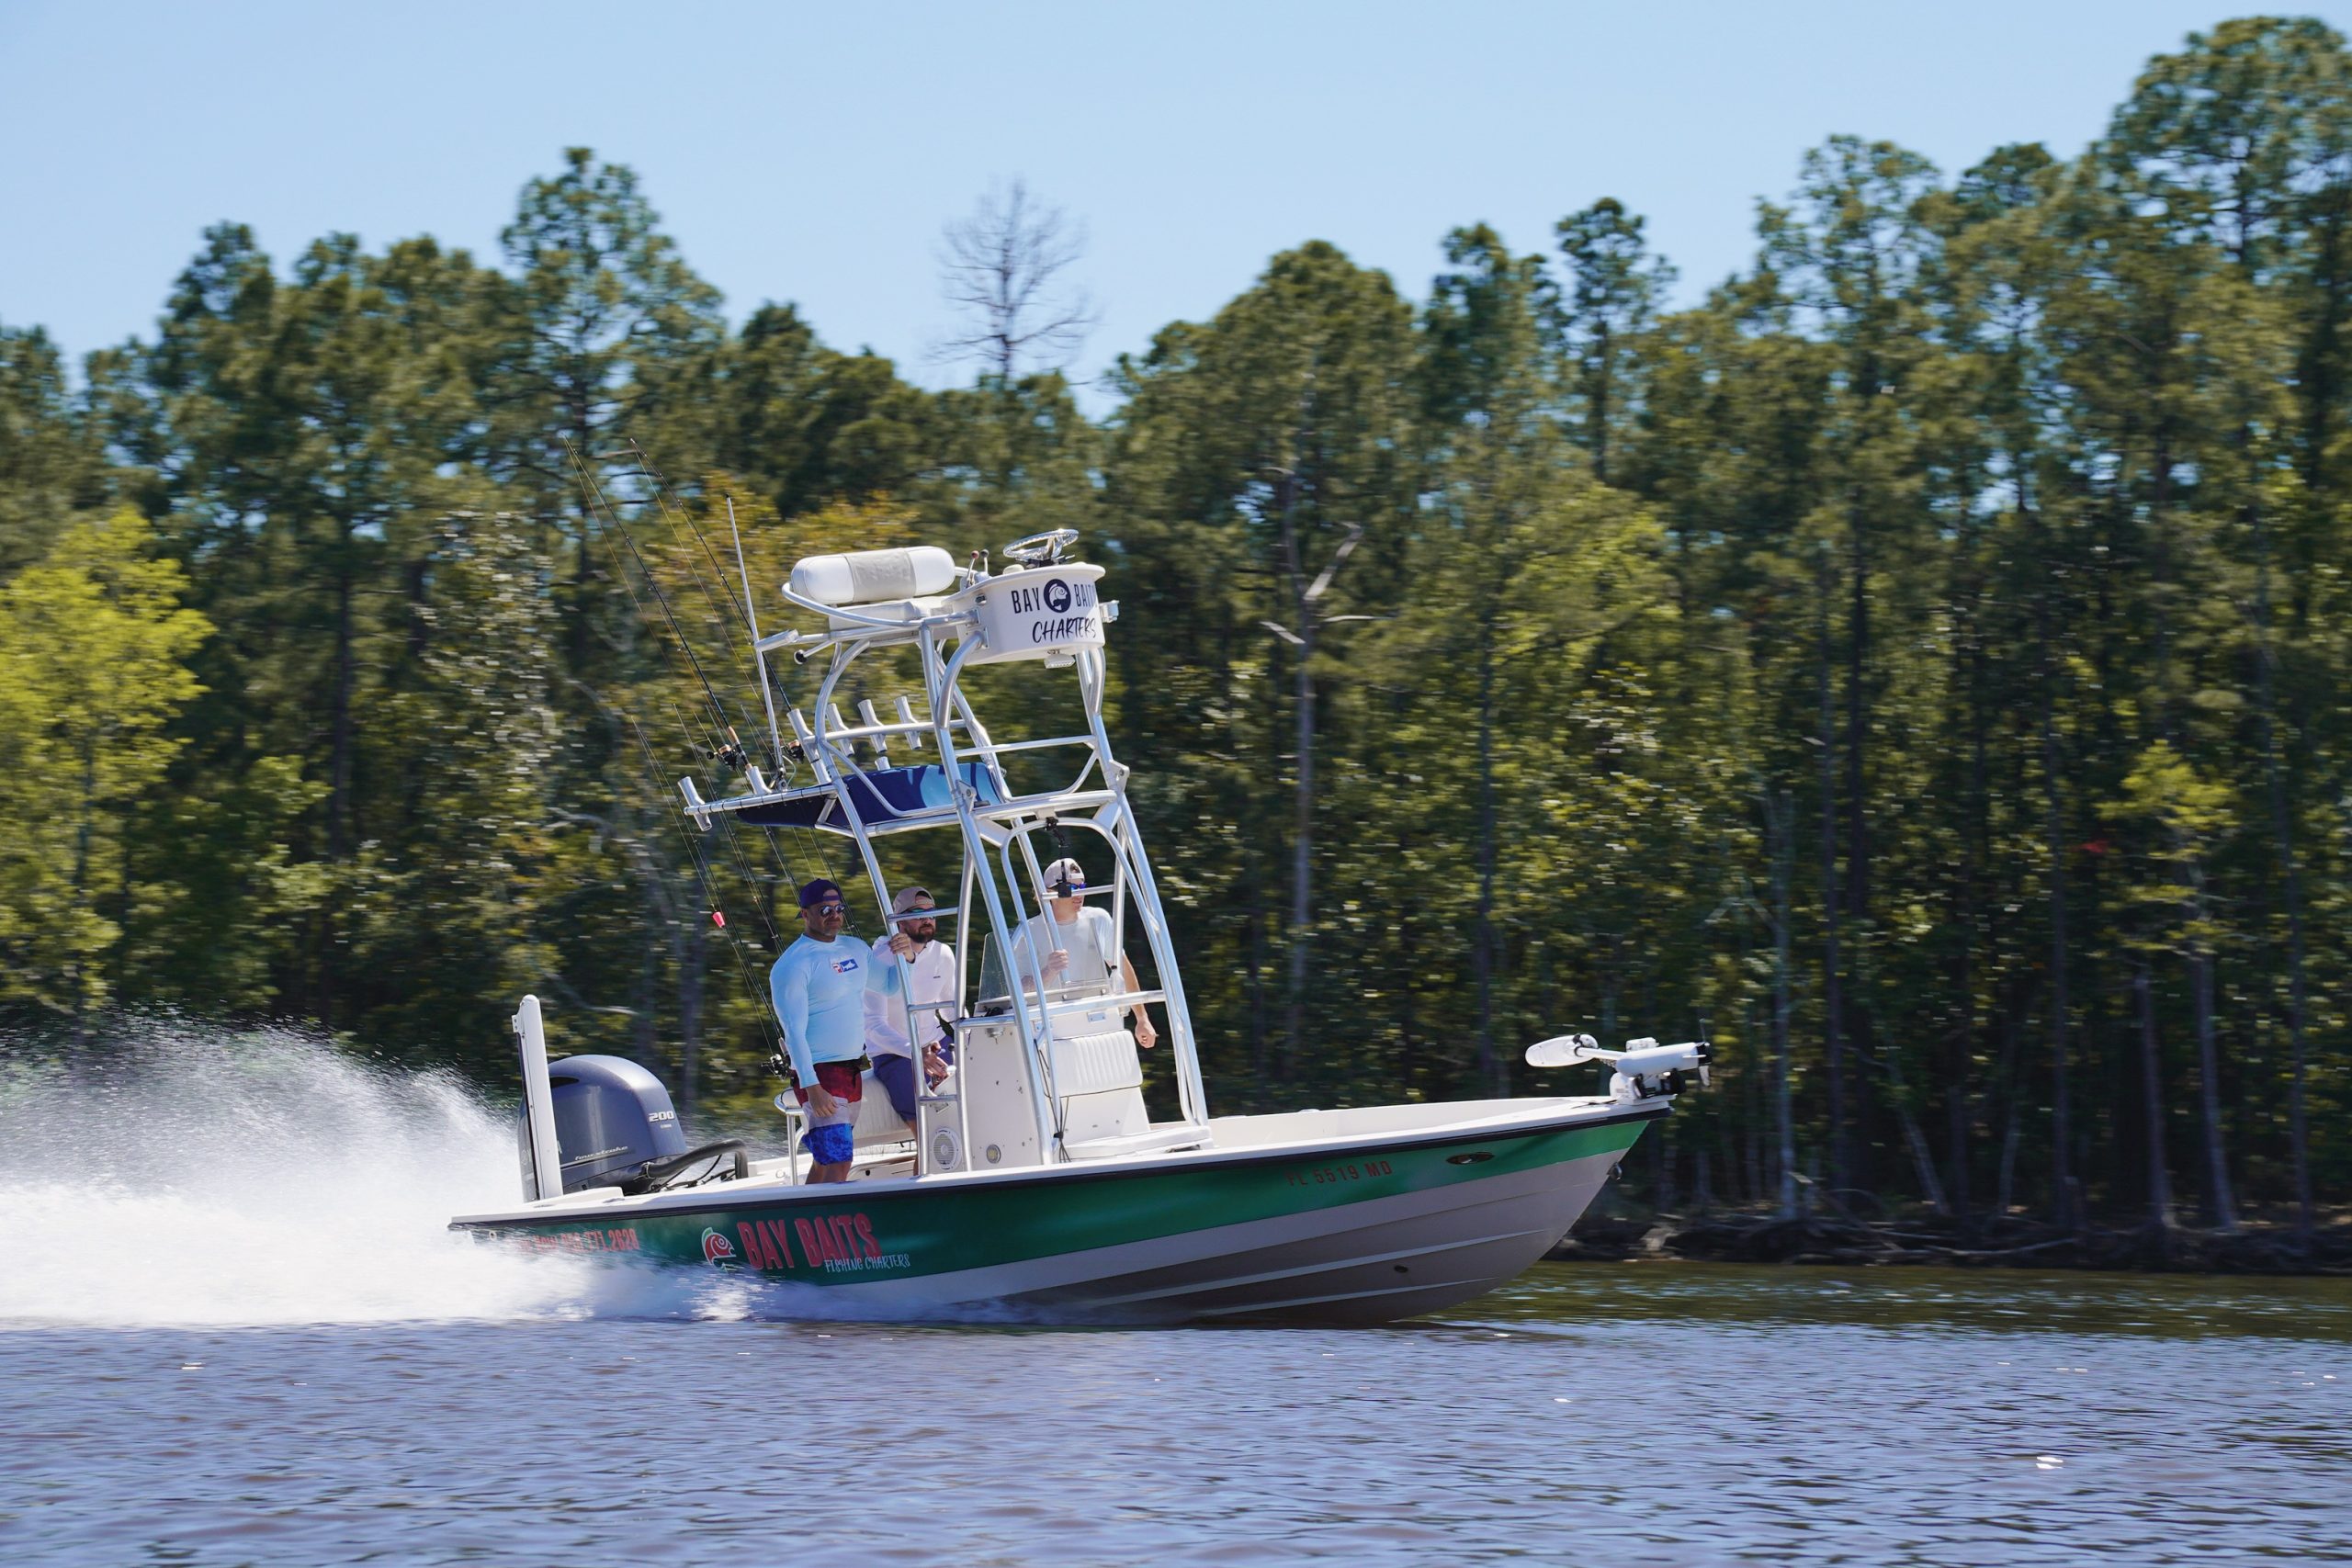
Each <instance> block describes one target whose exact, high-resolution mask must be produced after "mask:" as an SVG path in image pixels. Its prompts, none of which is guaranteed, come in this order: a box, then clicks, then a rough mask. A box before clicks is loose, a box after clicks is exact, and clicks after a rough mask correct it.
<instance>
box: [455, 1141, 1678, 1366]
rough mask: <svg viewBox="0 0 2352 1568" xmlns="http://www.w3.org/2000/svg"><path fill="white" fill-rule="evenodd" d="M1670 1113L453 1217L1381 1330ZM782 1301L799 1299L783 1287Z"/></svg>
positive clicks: (595, 1245)
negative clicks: (1368, 1324) (1375, 1324)
mask: <svg viewBox="0 0 2352 1568" xmlns="http://www.w3.org/2000/svg"><path fill="white" fill-rule="evenodd" d="M1665 1111H1666V1107H1665V1106H1664V1105H1663V1104H1657V1105H1645V1106H1642V1107H1638V1108H1627V1109H1625V1110H1623V1111H1611V1112H1609V1113H1605V1114H1595V1113H1594V1112H1593V1109H1592V1102H1590V1101H1587V1102H1583V1106H1582V1108H1581V1109H1580V1110H1579V1111H1577V1113H1574V1114H1570V1113H1565V1112H1564V1113H1562V1114H1561V1115H1559V1116H1557V1117H1555V1118H1553V1119H1550V1120H1549V1121H1548V1122H1547V1121H1545V1120H1543V1119H1530V1121H1529V1122H1527V1123H1525V1124H1518V1125H1508V1126H1487V1125H1469V1126H1461V1127H1457V1128H1454V1129H1452V1130H1447V1131H1431V1132H1429V1133H1423V1134H1410V1135H1392V1136H1387V1137H1355V1138H1349V1139H1344V1140H1332V1141H1329V1142H1325V1143H1322V1144H1319V1145H1315V1146H1306V1147H1302V1146H1296V1145H1290V1146H1279V1147H1268V1148H1262V1149H1250V1148H1245V1149H1240V1150H1217V1149H1210V1150H1203V1151H1198V1152H1194V1153H1187V1154H1180V1155H1163V1156H1157V1157H1153V1158H1149V1159H1142V1160H1130V1161H1118V1162H1111V1163H1105V1164H1103V1165H1099V1166H1098V1165H1089V1164H1069V1165H1060V1166H1054V1167H1046V1168H1037V1169H1033V1170H1024V1171H1013V1172H993V1173H987V1174H971V1175H963V1174H957V1175H947V1176H939V1177H930V1178H924V1179H920V1180H912V1179H897V1180H888V1179H881V1180H873V1181H853V1182H848V1183H843V1184H839V1185H834V1186H829V1187H806V1186H793V1185H789V1184H786V1183H784V1182H781V1181H772V1182H755V1183H751V1184H748V1185H747V1184H740V1183H731V1182H730V1183H723V1184H720V1185H718V1186H716V1187H710V1188H702V1189H696V1190H692V1191H688V1192H682V1193H671V1194H662V1195H657V1196H653V1197H649V1198H637V1199H619V1200H615V1201H609V1202H607V1203H605V1204H602V1205H597V1206H594V1207H588V1208H582V1207H580V1206H577V1205H561V1206H558V1207H555V1208H554V1209H552V1210H551V1211H548V1212H534V1211H528V1210H526V1211H522V1212H518V1213H513V1214H505V1215H484V1216H478V1217H472V1218H468V1219H461V1220H459V1221H458V1222H456V1223H455V1228H458V1229H464V1230H469V1231H472V1232H475V1233H476V1234H478V1235H484V1236H495V1237H503V1238H507V1239H508V1240H511V1241H512V1242H514V1243H515V1244H516V1245H520V1246H523V1247H530V1248H533V1249H537V1250H541V1251H548V1252H559V1253H567V1254H576V1255H582V1256H598V1257H616V1258H637V1259H645V1260H652V1261H658V1262H662V1263H671V1264H681V1265H688V1266H692V1267H695V1268H709V1269H726V1270H733V1271H740V1272H742V1273H745V1274H751V1275H756V1276H759V1277H760V1278H762V1279H763V1280H770V1281H774V1282H776V1283H778V1284H782V1285H787V1286H793V1287H806V1288H807V1289H808V1292H809V1294H808V1295H807V1296H806V1297H805V1298H803V1299H799V1300H794V1301H788V1303H787V1310H790V1311H793V1312H795V1313H796V1314H805V1315H810V1316H833V1315H838V1316H845V1317H865V1316H877V1317H888V1318H897V1319H904V1318H921V1317H926V1316H942V1317H954V1316H968V1315H971V1314H975V1313H1006V1314H1014V1315H1020V1316H1035V1317H1050V1318H1055V1319H1069V1318H1090V1319H1093V1318H1108V1319H1116V1320H1122V1321H1180V1320H1187V1319H1200V1318H1216V1317H1227V1316H1235V1315H1247V1316H1259V1315H1291V1316H1307V1317H1315V1318H1321V1319H1344V1320H1354V1321H1387V1320H1390V1319H1394V1318H1397V1317H1403V1316H1409V1315H1412V1314H1416V1313H1420V1312H1428V1311H1433V1310H1437V1309H1438V1308H1440V1307H1442V1306H1447V1305H1451V1304H1453V1303H1458V1302H1460V1301H1463V1300H1465V1299H1468V1298H1469V1297H1471V1296H1475V1295H1477V1294H1480V1293H1483V1292H1486V1291H1487V1290H1491V1289H1493V1288H1494V1287H1495V1286H1497V1285H1498V1284H1500V1283H1502V1282H1504V1281H1505V1280H1509V1279H1510V1277H1512V1276H1513V1275H1515V1274H1517V1273H1518V1272H1519V1271H1520V1270H1521V1269H1524V1268H1525V1267H1526V1266H1527V1265H1528V1264H1529V1263H1531V1262H1532V1261H1533V1260H1534V1259H1535V1258H1540V1257H1541V1256H1543V1254H1544V1252H1545V1251H1547V1250H1548V1249H1549V1248H1550V1247H1552V1246H1554V1245H1555V1243H1556V1242H1557V1241H1558V1240H1559V1238H1560V1237H1561V1236H1562V1235H1565V1234H1566V1231H1567V1229H1568V1227H1569V1226H1570V1225H1571V1224H1574V1223H1575V1221H1576V1219H1577V1215H1578V1214H1580V1213H1582V1212H1583V1210H1584V1208H1585V1206H1586V1204H1587V1203H1589V1201H1591V1198H1592V1196H1593V1194H1594V1192H1595V1191H1597V1190H1599V1187H1600V1184H1601V1182H1602V1181H1604V1180H1606V1179H1607V1178H1608V1175H1609V1173H1610V1171H1611V1169H1612V1168H1614V1167H1615V1165H1616V1164H1617V1162H1618V1161H1619V1159H1621V1158H1622V1157H1623V1155H1624V1153H1625V1151H1626V1149H1628V1148H1629V1147H1630V1146H1631V1145H1632V1144H1633V1143H1634V1140H1635V1139H1636V1138H1637V1137H1638V1136H1639V1135H1640V1133H1641V1129H1642V1127H1643V1126H1644V1125H1645V1123H1646V1122H1649V1121H1650V1120H1653V1119H1655V1118H1656V1117H1657V1116H1660V1115H1663V1114H1664V1113H1665ZM792 1294H793V1295H795V1296H797V1295H798V1294H799V1292H797V1291H796V1292H792Z"/></svg>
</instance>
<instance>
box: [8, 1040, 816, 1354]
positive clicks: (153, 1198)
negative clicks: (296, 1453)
mask: <svg viewBox="0 0 2352 1568" xmlns="http://www.w3.org/2000/svg"><path fill="white" fill-rule="evenodd" d="M110 1032H111V1033H112V1035H113V1038H112V1039H111V1040H110V1041H109V1042H108V1046H107V1050H106V1052H105V1054H104V1055H105V1059H104V1061H103V1063H102V1064H101V1065H98V1066H91V1067H87V1068H85V1069H84V1070H83V1071H82V1072H81V1073H80V1074H78V1075H76V1074H74V1073H71V1072H69V1071H68V1070H67V1069H65V1068H64V1067H62V1066H49V1065H41V1066H19V1067H15V1068H13V1069H12V1068H11V1067H10V1066H8V1065H7V1057H8V1055H10V1053H9V1051H8V1049H7V1046H8V1043H7V1042H5V1041H0V1258H6V1267H5V1268H0V1326H10V1327H26V1326H33V1325H110V1326H138V1325H191V1324H213V1325H243V1324H251V1325H265V1324H308V1323H383V1322H402V1321H436V1320H437V1321H447V1320H458V1319H477V1320H479V1319H517V1318H520V1319H532V1318H537V1319H546V1318H583V1317H692V1318H743V1317H776V1316H791V1315H794V1314H792V1313H791V1312H790V1310H789V1303H784V1302H779V1301H772V1300H769V1299H768V1296H769V1294H770V1292H767V1291H766V1290H765V1289H764V1288H763V1286H762V1285H761V1284H760V1283H759V1282H757V1281H749V1280H738V1279H728V1278H702V1277H696V1276H695V1275H693V1274H682V1273H679V1272H677V1271H674V1270H657V1269H647V1268H641V1267H631V1266H628V1265H626V1264H621V1263H615V1262H604V1261H600V1260H594V1259H587V1258H547V1257H526V1256H523V1255H521V1254H518V1253H515V1252H511V1251H507V1250H505V1249H503V1248H500V1247H488V1246H483V1245H481V1244H479V1243H477V1242H475V1241H473V1240H472V1239H470V1238H469V1237H466V1236H460V1235H451V1234H450V1233H449V1232H448V1231H447V1229H446V1228H445V1227H446V1225H447V1222H448V1217H449V1216H450V1215H451V1214H453V1213H465V1212H467V1211H469V1210H481V1209H485V1208H494V1207H497V1206H499V1205H501V1204H503V1203H509V1202H511V1201H513V1200H514V1197H515V1187H516V1166H515V1161H516V1156H515V1138H514V1133H513V1131H512V1123H511V1122H508V1121H507V1120H506V1118H505V1117H504V1116H503V1115H502V1114H500V1113H498V1112H496V1111H492V1109H491V1108H490V1107H489V1105H487V1104H486V1103H485V1102H484V1101H483V1100H481V1098H480V1097H479V1096H478V1095H477V1094H476V1093H475V1092H474V1091H473V1090H472V1089H469V1087H467V1086H466V1085H464V1084H463V1083H461V1082H460V1081H459V1080H458V1078H456V1077H454V1076H451V1075H449V1074H447V1073H438V1072H410V1071H402V1070H399V1069H395V1068H389V1067H384V1066H375V1065H371V1064H368V1063H366V1062H363V1061H359V1060H357V1059H356V1058H354V1057H352V1056H350V1055H346V1054H345V1053H343V1052H339V1051H337V1050H335V1049H334V1048H333V1047H332V1046H329V1045H327V1044H325V1043H322V1042H321V1041H319V1040H318V1039H316V1038H315V1037H312V1036H306V1035H303V1034H300V1033H299V1032H291V1031H286V1030H250V1031H240V1030H230V1029H220V1028H213V1027H208V1026H203V1025H197V1024H189V1023H184V1022H179V1021H165V1020H153V1019H150V1020H130V1021H123V1022H119V1023H118V1024H116V1025H114V1026H112V1027H111V1030H110Z"/></svg>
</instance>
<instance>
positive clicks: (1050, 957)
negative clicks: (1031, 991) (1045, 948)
mask: <svg viewBox="0 0 2352 1568" xmlns="http://www.w3.org/2000/svg"><path fill="white" fill-rule="evenodd" d="M1068 971H1069V948H1067V947H1057V948H1056V949H1054V950H1053V952H1051V953H1047V954H1046V984H1047V985H1048V986H1050V985H1052V984H1053V983H1054V982H1055V981H1057V980H1058V979H1060V978H1061V977H1062V976H1063V975H1064V974H1065V973H1067V972H1068Z"/></svg>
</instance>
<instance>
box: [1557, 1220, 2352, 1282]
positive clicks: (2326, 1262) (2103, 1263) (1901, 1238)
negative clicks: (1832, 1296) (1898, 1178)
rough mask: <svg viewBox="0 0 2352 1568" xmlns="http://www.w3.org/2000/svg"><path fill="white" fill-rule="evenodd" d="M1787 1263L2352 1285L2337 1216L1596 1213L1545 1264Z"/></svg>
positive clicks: (2351, 1237) (2348, 1224)
mask: <svg viewBox="0 0 2352 1568" xmlns="http://www.w3.org/2000/svg"><path fill="white" fill-rule="evenodd" d="M1650 1258H1657V1259H1669V1260H1679V1261H1683V1262H1692V1263H1787V1264H1796V1265H1806V1264H1819V1265H1834V1266H1837V1267H1839V1268H1854V1267H1863V1268H1868V1267H1871V1266H1873V1265H1909V1266H1917V1267H1927V1268H1941V1269H2094V1270H2131V1271H2135V1272H2141V1273H2160V1274H2165V1273H2168V1274H2231V1275H2260V1274H2273V1275H2286V1274H2299V1275H2346V1276H2352V1216H2346V1215H2345V1214H2342V1213H2330V1214H2326V1215H2324V1216H2323V1217H2322V1219H2321V1221H2320V1223H2319V1224H2318V1225H2316V1226H2315V1227H2314V1229H2313V1231H2312V1238H2311V1244H2310V1246H2309V1247H2302V1246H2299V1245H2298V1243H2297V1240H2296V1237H2295V1234H2294V1227H2293V1226H2292V1225H2291V1224H2275V1223H2270V1222H2262V1221H2256V1222H2248V1223H2245V1224H2241V1225H2239V1227H2238V1228H2237V1229H2236V1230H2235V1231H2219V1230H2211V1229H2206V1228H2202V1227H2196V1226H2187V1225H2179V1226H2174V1227H2172V1228H2170V1229H2168V1230H2165V1231H2161V1232H2160V1231H2158V1230H2156V1229H2155V1228H2154V1227H2153V1226H2148V1225H2141V1226H2137V1227H2133V1228H2129V1229H2114V1228H2109V1227H2106V1226H2101V1225H2086V1226H2083V1227H2081V1228H2080V1229H2078V1230H2063V1229H2061V1228H2060V1227H2058V1226H2056V1225H2053V1224H2048V1223H2046V1222H2044V1221H2041V1220H2033V1219H2026V1218H2022V1217H2019V1216H2017V1215H2004V1216H1999V1217H1995V1216H1991V1215H1985V1216H1980V1217H1978V1218H1977V1220H1976V1221H1975V1223H1974V1224H1973V1226H1972V1227H1971V1228H1970V1229H1968V1230H1966V1231H1963V1230H1962V1227H1961V1226H1960V1225H1959V1224H1957V1223H1956V1222H1955V1221H1952V1220H1951V1219H1947V1218H1943V1217H1940V1216H1937V1215H1923V1216H1919V1217H1916V1218H1905V1219H1883V1220H1856V1219H1849V1218H1847V1217H1845V1216H1843V1215H1839V1214H1824V1213H1810V1214H1804V1213H1801V1214H1799V1215H1797V1216H1796V1217H1794V1218H1792V1219H1783V1218H1781V1217H1780V1216H1779V1214H1778V1213H1775V1212H1774V1211H1771V1210H1762V1211H1742V1210H1724V1209H1713V1210H1709V1211H1707V1212H1705V1213H1691V1214H1673V1213H1663V1214H1653V1215H1650V1216H1647V1217H1641V1218H1636V1217H1633V1216H1628V1215H1612V1214H1597V1213H1587V1214H1586V1215H1585V1216H1584V1218H1582V1219H1580V1220H1578V1221H1577V1224H1576V1228H1575V1229H1573V1230H1571V1231H1570V1232H1569V1233H1568V1234H1567V1235H1566V1237H1565V1238H1563V1239H1562V1240H1561V1242H1560V1244H1559V1245H1558V1246H1556V1247H1554V1248H1553V1249H1552V1250H1551V1251H1550V1252H1547V1253H1545V1254H1544V1259H1545V1261H1547V1262H1555V1263H1626V1262H1639V1261H1643V1260H1645V1259H1650Z"/></svg>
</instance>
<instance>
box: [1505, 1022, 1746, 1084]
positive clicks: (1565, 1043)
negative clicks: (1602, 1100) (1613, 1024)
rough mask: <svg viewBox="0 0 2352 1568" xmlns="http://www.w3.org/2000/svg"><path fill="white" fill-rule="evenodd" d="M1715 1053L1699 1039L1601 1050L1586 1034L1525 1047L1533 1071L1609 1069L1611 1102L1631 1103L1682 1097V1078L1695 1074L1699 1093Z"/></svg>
mask: <svg viewBox="0 0 2352 1568" xmlns="http://www.w3.org/2000/svg"><path fill="white" fill-rule="evenodd" d="M1714 1059H1715V1049H1714V1047H1713V1045H1710V1044H1709V1043H1707V1042H1705V1041H1704V1040H1691V1041H1686V1042H1684V1043H1681V1044H1679V1045H1661V1044H1659V1043H1657V1041H1655V1040H1653V1039H1651V1038H1649V1036H1647V1035H1644V1036H1642V1037H1641V1038H1640V1039H1638V1040H1628V1041H1626V1042H1625V1048H1624V1049H1623V1051H1606V1050H1603V1049H1602V1048H1601V1045H1600V1041H1598V1040H1595V1039H1594V1038H1593V1037H1592V1036H1591V1035H1589V1034H1561V1035H1555V1036H1554V1037H1553V1038H1552V1039H1549V1040H1539V1041H1537V1042H1536V1043H1534V1044H1532V1045H1530V1046H1529V1047H1528V1048H1527V1065H1528V1066H1532V1067H1565V1066H1571V1065H1572V1064H1574V1063H1577V1062H1606V1063H1608V1064H1609V1065H1610V1066H1611V1068H1612V1069H1613V1071H1612V1072H1611V1077H1610V1079H1609V1093H1610V1097H1611V1099H1614V1100H1626V1101H1633V1100H1652V1099H1656V1098H1657V1097H1658V1096H1660V1095H1671V1094H1679V1093H1681V1092H1682V1089H1683V1084H1682V1075H1683V1074H1685V1073H1691V1074H1695V1075H1696V1076H1697V1077H1698V1079H1699V1083H1700V1085H1701V1087H1702V1088H1703V1087H1705V1085H1706V1084H1707V1082H1708V1081H1709V1077H1710V1069H1711V1065H1712V1064H1713V1061H1714Z"/></svg>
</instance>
